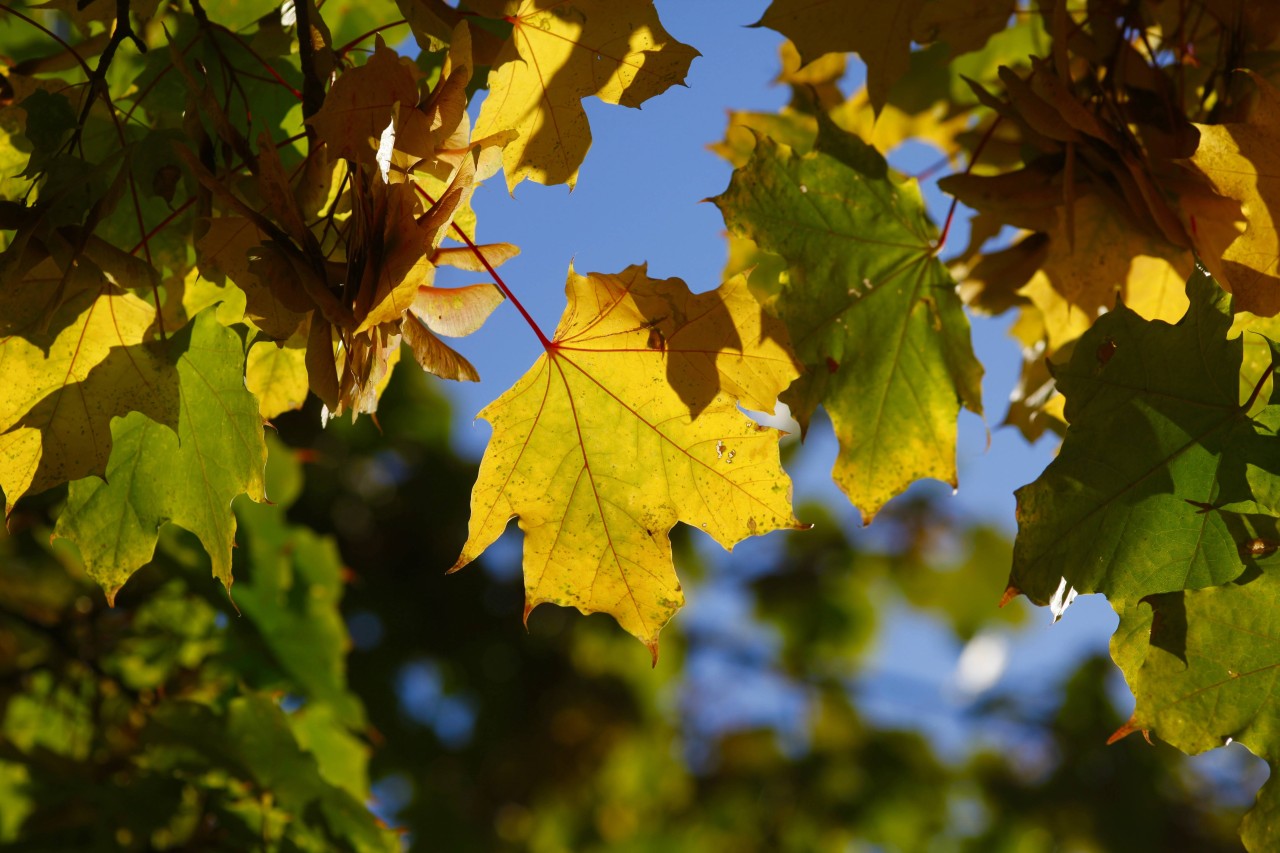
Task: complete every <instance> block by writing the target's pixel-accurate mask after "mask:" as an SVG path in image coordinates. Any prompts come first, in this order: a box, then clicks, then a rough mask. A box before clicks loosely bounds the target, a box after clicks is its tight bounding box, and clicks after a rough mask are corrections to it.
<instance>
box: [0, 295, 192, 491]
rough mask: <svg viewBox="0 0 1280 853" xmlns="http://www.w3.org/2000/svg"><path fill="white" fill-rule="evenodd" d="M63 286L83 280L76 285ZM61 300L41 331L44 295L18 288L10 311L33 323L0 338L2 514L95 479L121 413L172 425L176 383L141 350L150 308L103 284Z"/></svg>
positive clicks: (152, 353) (148, 348)
mask: <svg viewBox="0 0 1280 853" xmlns="http://www.w3.org/2000/svg"><path fill="white" fill-rule="evenodd" d="M73 281H83V279H82V278H80V277H76V278H74V279H73ZM87 284H89V285H90V286H87V287H85V288H84V289H82V290H80V291H79V292H68V293H66V294H64V296H65V301H64V302H63V303H62V304H61V305H60V306H58V307H57V308H56V309H55V310H54V311H53V312H52V317H51V321H50V323H49V329H48V331H41V329H40V322H39V318H40V317H41V316H43V315H42V314H41V313H40V312H39V311H32V310H30V306H31V305H32V304H34V305H39V306H44V305H46V300H47V299H48V293H47V291H46V290H45V289H44V288H43V287H41V286H40V281H39V280H34V281H32V280H23V281H21V282H19V283H18V284H16V285H13V286H12V287H13V288H14V290H11V291H10V292H9V296H12V297H13V299H12V301H10V300H6V303H7V304H8V305H9V306H10V307H18V306H21V305H23V304H26V305H27V306H28V307H27V308H25V309H22V310H19V311H18V313H19V314H20V315H25V316H29V317H33V318H35V319H34V320H33V321H32V323H31V324H30V325H29V326H28V327H27V328H26V329H25V330H24V331H23V333H21V334H16V333H15V334H10V335H9V336H8V337H5V338H3V339H0V373H3V375H4V376H5V377H6V380H5V382H4V383H3V384H2V385H0V488H3V489H4V493H5V500H6V502H7V510H6V511H12V509H13V505H14V504H15V503H16V502H17V500H18V499H19V498H20V497H22V496H23V495H24V494H27V493H28V492H41V491H44V490H45V489H48V488H52V487H53V486H56V485H59V484H60V483H64V482H67V481H68V480H76V479H79V478H81V477H84V476H87V475H89V474H102V473H103V471H104V470H105V468H106V465H107V459H108V457H109V456H110V453H111V429H110V424H111V419H112V418H114V417H120V416H123V415H125V414H127V413H128V412H131V411H141V412H145V413H146V414H147V415H148V416H149V417H151V418H152V419H154V420H156V421H157V422H160V423H164V424H169V425H173V424H176V423H177V420H178V408H177V403H178V396H177V381H176V376H175V375H174V374H173V372H172V370H171V368H170V366H169V364H168V363H167V361H166V359H165V358H164V355H163V350H162V348H161V347H159V346H158V345H155V344H151V343H148V341H149V340H150V332H151V330H152V327H153V324H154V322H155V309H153V308H152V307H151V306H150V305H148V304H147V303H145V302H143V301H142V300H141V299H139V298H138V297H136V296H134V295H132V294H130V293H127V292H121V291H120V290H118V289H117V288H115V287H113V286H112V285H109V284H107V283H106V282H105V281H104V282H101V283H100V284H98V285H97V286H93V285H94V282H92V281H91V280H90V281H88V282H87Z"/></svg>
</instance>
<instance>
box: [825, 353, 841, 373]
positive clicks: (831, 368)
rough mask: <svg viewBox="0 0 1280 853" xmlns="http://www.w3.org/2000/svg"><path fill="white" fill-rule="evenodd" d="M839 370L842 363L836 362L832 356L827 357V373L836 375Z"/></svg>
mask: <svg viewBox="0 0 1280 853" xmlns="http://www.w3.org/2000/svg"><path fill="white" fill-rule="evenodd" d="M839 369H840V362H838V361H836V360H835V359H834V358H832V357H831V356H827V372H828V373H835V372H836V371H837V370H839Z"/></svg>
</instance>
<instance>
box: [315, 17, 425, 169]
mask: <svg viewBox="0 0 1280 853" xmlns="http://www.w3.org/2000/svg"><path fill="white" fill-rule="evenodd" d="M418 73H419V72H418V70H417V68H416V66H414V64H413V62H412V61H410V60H409V59H407V58H405V57H402V56H400V54H398V53H396V52H395V51H394V50H392V49H391V48H389V47H387V46H386V44H384V43H383V41H382V38H381V37H379V38H378V39H377V42H376V45H375V47H374V51H373V55H372V56H370V57H369V61H368V62H366V63H365V64H364V65H361V66H358V67H356V68H352V69H351V70H349V71H347V72H345V73H344V74H341V75H339V76H338V79H337V81H336V82H335V83H334V84H333V88H332V89H330V90H329V94H328V96H326V97H325V99H324V106H322V107H321V108H320V110H319V111H318V112H317V113H316V114H315V115H313V116H311V118H309V119H307V122H308V123H309V124H311V125H312V126H313V127H314V128H315V129H316V133H317V135H318V136H319V137H320V139H321V140H323V141H324V142H325V143H326V144H327V145H328V146H329V148H330V156H331V157H334V158H337V157H343V158H346V159H348V160H352V161H354V162H358V163H362V164H364V165H367V166H372V165H373V164H374V154H375V153H376V151H377V148H378V139H379V138H380V137H381V136H382V131H383V129H384V128H385V127H386V126H387V123H388V122H389V121H390V120H391V111H392V108H393V107H394V106H395V105H396V104H402V105H403V106H405V107H415V106H417V104H418Z"/></svg>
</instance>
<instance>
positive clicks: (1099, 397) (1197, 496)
mask: <svg viewBox="0 0 1280 853" xmlns="http://www.w3.org/2000/svg"><path fill="white" fill-rule="evenodd" d="M1187 294H1188V297H1189V298H1190V300H1191V306H1190V308H1189V309H1188V311H1187V315H1186V316H1185V317H1184V318H1183V319H1182V320H1181V321H1179V322H1178V324H1177V325H1174V326H1171V325H1169V324H1167V323H1164V322H1162V321H1158V320H1157V321H1148V320H1144V319H1142V318H1141V317H1140V316H1138V315H1137V314H1136V313H1135V312H1133V311H1131V310H1130V309H1128V308H1126V307H1124V306H1120V307H1118V308H1116V310H1115V311H1112V312H1111V313H1109V314H1106V315H1105V316H1103V317H1101V318H1099V319H1098V321H1097V322H1096V323H1095V324H1094V325H1093V327H1092V328H1091V329H1090V330H1089V331H1088V332H1086V333H1085V334H1084V335H1083V336H1081V338H1080V340H1079V341H1078V342H1077V343H1076V345H1075V349H1074V351H1073V354H1072V357H1071V361H1070V362H1069V363H1068V364H1067V365H1066V366H1064V367H1062V368H1061V369H1060V370H1059V371H1058V373H1057V382H1058V388H1059V389H1060V390H1061V391H1062V393H1063V394H1064V395H1065V397H1066V410H1065V415H1066V420H1067V422H1068V424H1069V427H1068V429H1067V435H1066V439H1065V440H1064V442H1063V445H1062V451H1061V453H1060V454H1059V455H1058V457H1057V458H1056V459H1055V460H1054V461H1053V462H1052V463H1050V465H1049V467H1048V468H1046V469H1045V471H1044V473H1043V474H1041V475H1040V478H1039V479H1037V480H1036V481H1035V482H1034V483H1032V484H1031V485H1028V486H1024V487H1022V488H1021V489H1019V490H1018V492H1017V497H1018V538H1017V541H1016V543H1015V546H1014V557H1013V572H1012V574H1011V576H1010V583H1011V584H1012V585H1013V586H1014V587H1016V588H1018V589H1019V590H1021V591H1022V592H1024V593H1026V594H1027V595H1028V597H1030V598H1031V599H1032V600H1033V601H1036V602H1040V603H1044V602H1046V601H1049V600H1050V599H1051V598H1052V597H1053V595H1054V593H1055V592H1056V591H1057V590H1059V589H1060V588H1061V587H1063V586H1065V587H1070V588H1074V589H1075V590H1077V591H1079V592H1082V593H1085V592H1103V593H1106V594H1107V596H1108V597H1110V598H1112V599H1113V601H1114V600H1117V599H1119V600H1123V601H1126V602H1131V601H1136V600H1137V599H1140V598H1142V597H1143V596H1146V595H1150V594H1153V593H1160V592H1171V591H1174V590H1181V589H1195V588H1199V587H1205V586H1214V585H1217V584H1221V583H1225V582H1226V581H1229V580H1232V579H1234V578H1235V577H1236V576H1238V575H1239V574H1240V572H1241V571H1242V568H1243V567H1242V564H1241V561H1240V556H1239V537H1238V535H1236V534H1233V532H1232V530H1231V529H1230V526H1229V524H1228V521H1227V516H1225V515H1224V514H1223V513H1220V512H1215V511H1205V510H1204V507H1210V506H1218V505H1221V504H1223V503H1224V502H1226V501H1229V500H1238V499H1240V495H1239V494H1238V493H1237V492H1235V490H1238V489H1240V488H1243V486H1242V480H1243V475H1244V468H1245V452H1246V450H1247V449H1248V448H1249V447H1250V442H1251V441H1252V440H1253V439H1254V437H1255V436H1257V435H1258V434H1259V433H1260V432H1261V433H1266V432H1269V429H1268V428H1267V427H1265V426H1264V425H1262V424H1260V423H1259V422H1258V421H1257V420H1255V419H1252V418H1250V417H1249V416H1248V415H1247V413H1246V412H1245V410H1244V409H1243V408H1242V407H1241V405H1240V401H1239V392H1238V389H1237V374H1238V373H1239V371H1240V355H1241V341H1240V339H1239V338H1235V339H1228V337H1227V334H1228V330H1229V329H1230V327H1231V313H1230V298H1229V297H1228V296H1227V295H1226V294H1225V293H1223V292H1222V291H1221V289H1220V288H1219V287H1218V286H1217V284H1216V283H1215V282H1214V281H1213V279H1211V278H1209V276H1208V275H1206V274H1204V273H1202V272H1197V273H1196V274H1195V275H1193V276H1192V277H1191V279H1190V280H1189V281H1188V283H1187ZM1260 417H1265V419H1266V420H1268V421H1270V420H1272V419H1273V418H1274V415H1273V414H1271V413H1267V414H1266V415H1265V416H1263V415H1260Z"/></svg>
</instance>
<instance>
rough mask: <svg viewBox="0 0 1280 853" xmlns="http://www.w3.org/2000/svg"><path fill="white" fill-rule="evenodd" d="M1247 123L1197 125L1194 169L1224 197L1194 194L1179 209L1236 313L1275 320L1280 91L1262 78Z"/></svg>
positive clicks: (1279, 259) (1279, 292) (1279, 294)
mask: <svg viewBox="0 0 1280 853" xmlns="http://www.w3.org/2000/svg"><path fill="white" fill-rule="evenodd" d="M1251 76H1252V77H1253V80H1254V83H1255V84H1256V85H1257V88H1258V96H1257V100H1256V102H1255V103H1254V105H1253V110H1252V113H1251V114H1250V116H1249V120H1248V121H1245V122H1238V123H1230V124H1221V125H1196V127H1197V129H1199V131H1200V145H1199V147H1197V148H1196V151H1195V154H1194V155H1192V158H1191V162H1192V163H1193V164H1195V166H1197V167H1198V168H1199V169H1200V170H1201V171H1202V172H1203V173H1204V174H1205V175H1206V176H1207V177H1208V179H1209V182H1210V184H1211V185H1212V187H1213V189H1214V191H1215V192H1217V193H1218V194H1220V196H1225V197H1226V198H1227V199H1231V200H1234V201H1235V202H1238V206H1236V205H1234V204H1230V203H1228V204H1225V205H1224V204H1223V203H1222V202H1223V200H1224V199H1222V198H1219V197H1214V196H1205V195H1203V194H1198V193H1189V194H1187V195H1184V196H1183V198H1182V208H1183V210H1184V212H1185V213H1186V214H1187V215H1188V216H1190V217H1191V227H1190V229H1189V230H1190V232H1191V234H1192V237H1193V239H1194V241H1195V243H1196V248H1197V249H1199V251H1200V256H1201V257H1202V258H1203V259H1204V262H1205V265H1206V266H1207V267H1208V268H1209V270H1210V271H1211V272H1212V273H1213V274H1214V276H1215V277H1216V278H1217V279H1218V281H1219V282H1221V284H1222V286H1223V287H1225V288H1226V289H1227V290H1229V291H1230V292H1231V293H1232V294H1233V295H1234V296H1235V298H1236V303H1235V304H1236V307H1237V308H1238V309H1239V310H1241V311H1250V312H1252V313H1254V314H1262V315H1264V316H1267V317H1270V316H1274V315H1275V314H1277V313H1280V270H1278V269H1277V264H1280V238H1277V236H1276V224H1277V223H1276V220H1275V217H1274V216H1273V215H1272V211H1273V210H1274V209H1275V207H1276V205H1278V204H1280V177H1277V176H1276V170H1275V167H1274V165H1273V162H1274V160H1275V156H1276V150H1277V147H1280V91H1277V90H1276V89H1275V87H1274V86H1272V85H1271V84H1270V83H1268V82H1267V81H1266V80H1265V79H1263V78H1262V77H1259V76H1258V75H1251Z"/></svg>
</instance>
